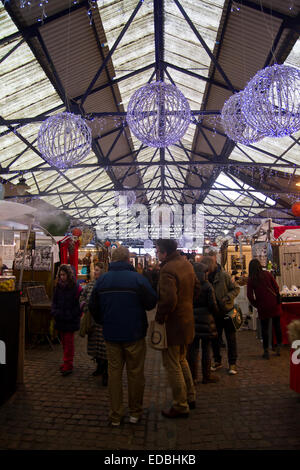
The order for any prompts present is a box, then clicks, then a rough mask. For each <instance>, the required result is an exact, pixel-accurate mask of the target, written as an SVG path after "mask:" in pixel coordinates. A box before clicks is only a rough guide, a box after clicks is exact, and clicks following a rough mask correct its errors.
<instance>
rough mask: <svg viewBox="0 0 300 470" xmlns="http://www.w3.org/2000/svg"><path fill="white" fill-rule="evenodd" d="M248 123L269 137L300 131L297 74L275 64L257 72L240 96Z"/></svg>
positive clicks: (299, 83) (299, 92) (299, 75)
mask: <svg viewBox="0 0 300 470" xmlns="http://www.w3.org/2000/svg"><path fill="white" fill-rule="evenodd" d="M241 105H242V112H243V114H244V118H245V119H246V121H247V123H248V124H249V125H250V126H251V127H252V128H253V129H256V130H257V131H258V132H261V133H262V134H265V135H268V136H271V137H284V136H286V135H291V134H293V133H294V132H297V131H299V130H300V70H298V69H296V68H294V67H289V66H287V65H278V64H275V65H273V66H272V67H266V68H264V69H262V70H259V72H257V74H256V75H255V76H254V77H253V78H252V79H251V80H250V82H249V83H248V85H247V86H246V88H245V89H244V92H243V94H242V100H241Z"/></svg>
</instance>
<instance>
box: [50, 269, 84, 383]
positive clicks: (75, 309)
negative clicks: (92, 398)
mask: <svg viewBox="0 0 300 470" xmlns="http://www.w3.org/2000/svg"><path fill="white" fill-rule="evenodd" d="M57 277H58V280H57V285H56V287H55V290H54V294H53V301H52V308H51V314H52V315H53V317H54V320H55V328H56V329H57V330H58V331H59V332H60V336H61V341H62V345H63V352H64V357H63V361H64V362H63V364H62V365H61V366H60V371H61V374H62V375H63V376H66V375H69V374H71V373H72V371H73V360H74V332H75V331H77V330H79V327H80V315H81V312H80V304H79V295H80V292H81V290H82V288H81V287H80V286H77V284H76V279H75V277H74V274H73V270H72V268H71V266H69V265H67V264H62V265H61V266H60V267H59V270H58V275H57Z"/></svg>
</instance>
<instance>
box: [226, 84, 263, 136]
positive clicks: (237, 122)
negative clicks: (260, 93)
mask: <svg viewBox="0 0 300 470" xmlns="http://www.w3.org/2000/svg"><path fill="white" fill-rule="evenodd" d="M242 94H243V93H242V92H240V93H236V94H235V95H232V96H231V97H230V98H229V100H227V101H226V102H225V104H224V106H223V109H222V113H221V122H222V126H223V128H224V131H225V132H226V134H227V135H228V137H229V138H230V139H231V140H233V141H234V142H238V143H241V144H244V145H249V144H251V143H253V142H257V141H258V140H261V139H262V138H263V137H264V135H263V134H262V133H260V132H258V131H257V130H255V129H253V128H252V127H250V126H249V125H248V124H247V122H246V120H245V118H244V115H243V113H242V111H241V98H242Z"/></svg>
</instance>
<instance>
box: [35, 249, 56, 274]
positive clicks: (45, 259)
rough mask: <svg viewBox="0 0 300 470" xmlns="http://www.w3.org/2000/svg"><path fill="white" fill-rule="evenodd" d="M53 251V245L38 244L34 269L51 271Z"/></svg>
mask: <svg viewBox="0 0 300 470" xmlns="http://www.w3.org/2000/svg"><path fill="white" fill-rule="evenodd" d="M51 266H52V252H51V246H37V247H36V249H35V250H34V257H33V270H34V271H51Z"/></svg>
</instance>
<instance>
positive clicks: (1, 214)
mask: <svg viewBox="0 0 300 470" xmlns="http://www.w3.org/2000/svg"><path fill="white" fill-rule="evenodd" d="M35 213H36V209H34V208H33V207H29V206H26V205H25V204H19V203H17V202H8V201H0V222H1V223H5V222H17V223H19V224H24V225H30V224H32V223H33V220H34V214H35Z"/></svg>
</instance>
